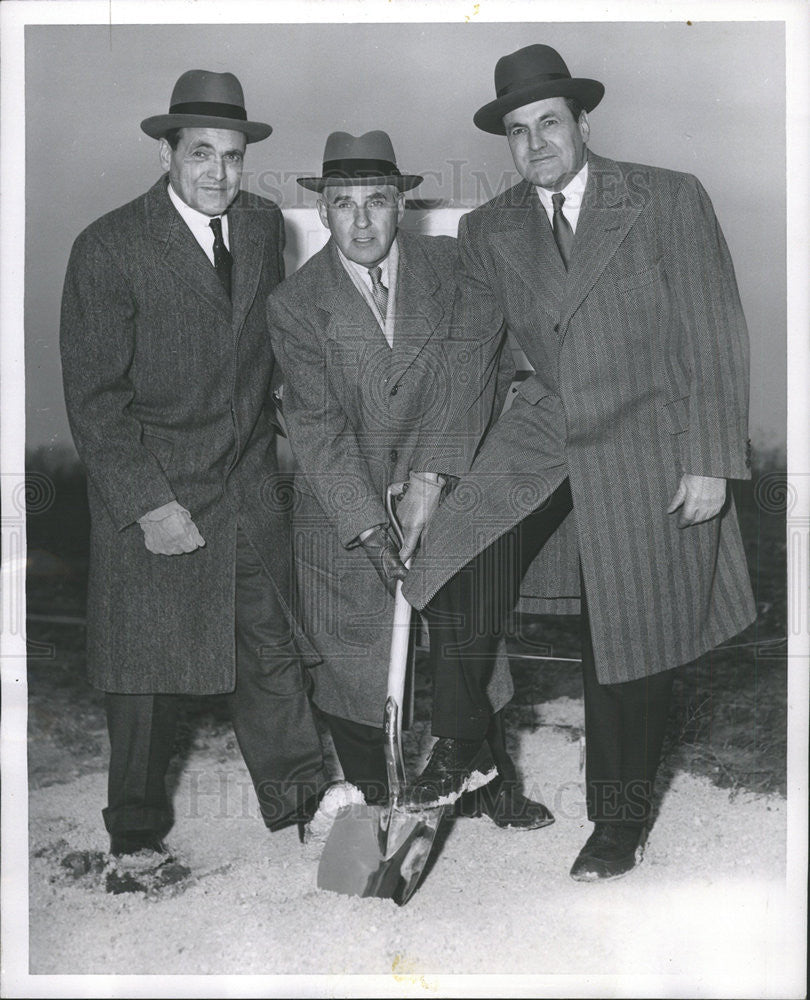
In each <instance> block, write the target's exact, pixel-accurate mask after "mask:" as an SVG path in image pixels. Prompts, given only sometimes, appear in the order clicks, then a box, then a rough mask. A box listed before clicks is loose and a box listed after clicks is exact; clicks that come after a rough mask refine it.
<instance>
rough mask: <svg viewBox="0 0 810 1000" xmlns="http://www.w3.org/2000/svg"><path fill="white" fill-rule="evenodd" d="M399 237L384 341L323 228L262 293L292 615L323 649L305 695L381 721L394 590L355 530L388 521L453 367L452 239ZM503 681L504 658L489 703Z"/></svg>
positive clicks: (441, 413)
mask: <svg viewBox="0 0 810 1000" xmlns="http://www.w3.org/2000/svg"><path fill="white" fill-rule="evenodd" d="M397 246H398V250H399V268H398V272H397V283H396V318H395V322H394V338H393V348H391V347H389V345H388V342H387V341H386V339H385V336H384V334H383V332H382V330H381V328H380V325H379V323H378V322H377V319H376V318H375V316H374V314H373V313H372V311H371V308H370V307H369V306H368V304H367V303H366V301H365V300H364V299H363V297H362V295H361V294H360V292H359V291H358V290H357V289H356V288H355V286H354V284H353V283H352V280H351V278H350V277H349V275H348V274H347V273H346V271H345V269H344V267H343V265H342V264H341V262H340V259H339V257H338V254H337V250H336V247H335V244H334V241H332V240H330V241H329V243H327V245H326V246H325V247H324V248H323V249H322V250H321V251H320V252H319V253H317V254H315V255H314V256H313V257H312V258H311V260H309V261H308V262H307V263H306V264H304V265H303V267H301V268H300V270H299V271H298V272H297V273H296V274H294V275H292V276H291V277H289V278H288V279H287V280H286V281H285V282H284V283H283V284H281V285H279V287H278V288H277V289H275V290H274V292H273V294H272V295H271V296H270V298H269V300H268V303H267V313H268V326H269V329H270V332H271V337H272V341H273V349H274V351H275V353H276V356H277V357H278V359H279V362H280V364H281V367H282V372H283V378H284V419H285V423H286V426H287V430H288V433H289V438H290V444H291V447H292V452H293V456H294V458H295V461H296V465H297V472H296V477H295V496H294V500H293V532H294V549H295V560H296V569H297V574H298V592H299V595H300V598H301V601H302V621H303V624H304V628H305V631H306V633H307V636H308V638H309V639H310V640H311V642H312V643H313V645H314V646H315V648H316V649H317V651H318V654H319V655H320V657H321V658H322V662H321V663H320V664H319V665H318V666H317V667H316V668H315V670H313V671H312V678H313V681H314V692H313V698H314V700H315V702H316V704H317V705H318V706H319V707H320V708H322V709H323V710H324V711H326V712H329V713H330V714H332V715H337V716H339V717H341V718H346V719H351V720H353V721H355V722H361V723H364V724H366V725H371V726H380V725H382V718H383V709H384V705H385V693H386V680H387V671H388V655H389V650H390V645H391V626H392V622H393V600H392V599H391V598H390V596H389V595H388V593H387V591H386V589H385V587H383V585H382V584H381V583H380V581H379V579H378V577H377V574H376V572H375V570H374V567H373V566H372V565H371V563H370V562H369V560H368V558H367V557H366V555H365V554H364V553H363V551H362V549H361V548H359V547H358V546H357V544H356V539H357V536H358V535H359V534H360V533H361V532H362V531H364V530H365V529H367V528H370V527H372V526H373V525H375V524H380V523H383V522H385V521H387V520H388V517H387V514H386V511H385V507H384V503H383V500H384V496H385V491H386V488H387V486H388V485H389V484H390V483H394V482H401V481H403V480H405V479H407V478H408V473H409V471H410V470H411V469H412V468H414V467H415V466H414V464H413V460H414V455H415V454H416V453H417V452H418V451H419V450H420V449H421V448H423V447H428V446H433V447H436V446H438V444H439V442H440V440H441V432H442V428H443V425H444V421H445V419H446V418H445V407H446V405H447V402H448V400H449V396H450V387H451V381H452V376H453V358H452V356H450V355H448V352H447V347H448V329H449V327H448V324H449V321H450V316H451V312H452V303H453V294H454V283H453V267H454V263H455V256H456V253H455V240H453V239H450V238H448V237H443V236H439V237H427V236H419V235H415V234H410V233H406V232H402V231H400V232H399V234H398V236H397ZM471 388H474V387H471ZM493 396H494V397H496V398H497V396H498V393H497V392H493ZM511 694H512V682H511V676H510V674H509V667H508V663H507V661H506V660H505V657H501V658H500V659H499V664H498V667H497V669H496V671H495V674H494V676H493V681H492V684H491V687H490V697H491V699H492V701H493V704H494V706H495V708H500V707H501V706H502V705H503V704H505V703H506V702H507V701H508V700H509V698H510V697H511Z"/></svg>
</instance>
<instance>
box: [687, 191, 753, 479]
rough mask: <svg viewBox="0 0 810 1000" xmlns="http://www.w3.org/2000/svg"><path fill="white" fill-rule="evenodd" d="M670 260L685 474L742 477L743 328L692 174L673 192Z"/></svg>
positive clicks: (745, 450) (722, 246)
mask: <svg viewBox="0 0 810 1000" xmlns="http://www.w3.org/2000/svg"><path fill="white" fill-rule="evenodd" d="M673 263H674V266H673V268H672V271H671V276H672V278H673V288H674V294H675V295H676V296H677V300H678V309H679V313H680V316H681V325H682V329H683V331H684V332H685V345H686V359H687V362H688V365H689V371H690V391H689V430H688V453H687V455H685V456H684V465H685V468H684V471H685V472H688V473H691V474H693V475H699V476H717V477H721V478H726V479H748V478H749V477H750V474H751V473H750V459H749V448H750V446H749V445H748V390H749V384H748V379H749V347H748V329H747V327H746V323H745V317H744V316H743V311H742V304H741V302H740V296H739V292H738V291H737V282H736V279H735V276H734V265H733V264H732V261H731V255H730V254H729V250H728V246H727V245H726V241H725V239H724V237H723V233H722V231H721V229H720V224H719V222H718V221H717V218H716V216H715V214H714V209H713V208H712V203H711V201H710V199H709V196H708V194H707V193H706V191H705V190H704V189H703V187H702V186H701V184H700V182H699V181H698V180H697V178H695V177H687V178H685V180H684V181H683V183H682V184H681V186H680V188H679V190H678V192H677V196H676V201H675V212H674V216H673Z"/></svg>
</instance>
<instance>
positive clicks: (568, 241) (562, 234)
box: [551, 191, 574, 270]
mask: <svg viewBox="0 0 810 1000" xmlns="http://www.w3.org/2000/svg"><path fill="white" fill-rule="evenodd" d="M564 202H565V195H564V194H562V193H561V192H560V191H558V192H557V193H556V194H553V195H552V196H551V204H552V205H553V206H554V216H553V217H552V220H551V228H552V230H553V232H554V239H555V240H556V241H557V249H558V250H559V251H560V256H561V257H562V259H563V264H565V267H566V270H567V269H568V262H569V261H570V260H571V250H572V249H573V246H574V230H573V229H572V228H571V223H570V222H569V221H568V219H566V217H565V216H564V215H563V210H562V207H563V203H564Z"/></svg>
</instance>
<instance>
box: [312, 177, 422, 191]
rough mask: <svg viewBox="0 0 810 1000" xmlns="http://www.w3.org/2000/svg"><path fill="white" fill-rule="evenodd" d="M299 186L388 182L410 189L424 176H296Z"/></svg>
mask: <svg viewBox="0 0 810 1000" xmlns="http://www.w3.org/2000/svg"><path fill="white" fill-rule="evenodd" d="M297 180H298V183H299V184H300V185H301V187H303V188H306V189H307V190H308V191H318V192H321V191H323V189H324V188H325V187H341V186H343V185H346V184H357V185H360V184H390V185H391V186H392V187H395V188H396V189H397V190H398V191H410V190H411V188H415V187H416V186H417V185H418V184H421V183H422V181H423V180H424V177H420V176H419V175H418V174H397V175H395V176H393V177H391V176H387V177H386V176H385V175H381V176H379V177H299V178H297Z"/></svg>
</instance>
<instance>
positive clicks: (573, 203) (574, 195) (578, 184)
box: [535, 160, 588, 232]
mask: <svg viewBox="0 0 810 1000" xmlns="http://www.w3.org/2000/svg"><path fill="white" fill-rule="evenodd" d="M587 183H588V161H587V160H586V161H585V166H584V167H583V168H582V170H580V171H579V173H578V174H575V175H574V176H573V177H572V178H571V180H570V181H569V182H568V183H567V184H566V185H565V187H564V188H563V189H562V191H561V192H560V193H561V194H563V195H565V201H564V202H563V207H562V213H563V215H564V216H565V217H566V219H567V220H568V221H569V223H570V224H571V228H572V229H573V231H574V232H576V231H577V222H578V221H579V210H580V208H581V207H582V196H583V195H584V194H585V185H586V184H587ZM535 191H537V197H538V198H539V199H540V204H541V205H542V206H543V208H544V209H545V210H546V215H547V216H548V221H549V222H552V220H553V218H554V206H553V205H552V204H551V196H552V195H553V194H555V193H556V192H554V191H549V189H548V188H543V187H539V186H538V185H535Z"/></svg>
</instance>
